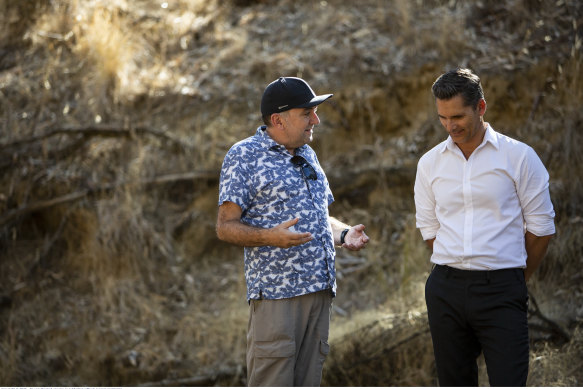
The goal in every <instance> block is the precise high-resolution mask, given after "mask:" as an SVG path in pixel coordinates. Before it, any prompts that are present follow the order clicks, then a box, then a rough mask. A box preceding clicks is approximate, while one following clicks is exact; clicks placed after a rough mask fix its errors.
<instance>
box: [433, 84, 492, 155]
mask: <svg viewBox="0 0 583 389" xmlns="http://www.w3.org/2000/svg"><path fill="white" fill-rule="evenodd" d="M436 105H437V115H438V116H439V121H440V122H441V125H442V126H443V127H444V128H445V129H446V131H447V132H448V134H449V135H450V136H451V139H452V140H453V141H454V142H455V143H456V144H457V145H458V146H460V147H462V146H474V147H478V145H479V144H480V142H481V141H482V138H483V134H484V131H485V128H484V124H483V121H482V119H481V118H482V116H483V115H484V113H485V112H486V102H485V101H484V100H483V99H482V100H480V101H479V102H478V105H477V106H476V107H471V106H467V105H464V101H463V98H462V96H460V95H457V96H455V97H452V98H451V99H449V100H440V99H436Z"/></svg>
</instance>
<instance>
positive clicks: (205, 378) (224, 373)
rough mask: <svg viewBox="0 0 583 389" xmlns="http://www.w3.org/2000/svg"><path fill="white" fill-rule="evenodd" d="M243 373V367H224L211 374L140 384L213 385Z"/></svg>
mask: <svg viewBox="0 0 583 389" xmlns="http://www.w3.org/2000/svg"><path fill="white" fill-rule="evenodd" d="M241 374H242V368H241V367H238V368H233V369H223V370H219V371H215V372H212V373H211V374H205V375H198V376H194V377H186V378H174V379H172V378H168V379H164V380H161V381H157V382H146V383H143V384H138V386H143V387H169V386H172V387H177V386H213V385H215V384H217V381H219V380H221V379H225V378H233V379H234V378H236V377H237V376H240V375H241Z"/></svg>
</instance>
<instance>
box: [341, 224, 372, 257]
mask: <svg viewBox="0 0 583 389" xmlns="http://www.w3.org/2000/svg"><path fill="white" fill-rule="evenodd" d="M369 240H370V239H369V237H368V236H367V235H366V234H365V233H364V225H363V224H358V225H356V226H352V227H351V228H350V230H348V232H347V233H346V236H345V237H344V244H343V245H342V247H344V248H345V249H348V250H352V251H358V250H360V249H363V248H364V247H365V246H366V244H367V243H368V241H369Z"/></svg>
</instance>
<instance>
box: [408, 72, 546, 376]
mask: <svg viewBox="0 0 583 389" xmlns="http://www.w3.org/2000/svg"><path fill="white" fill-rule="evenodd" d="M432 92H433V96H434V97H435V102H436V107H437V114H438V116H439V120H440V122H441V124H442V125H443V127H444V128H445V129H446V131H447V132H448V134H449V136H448V138H447V139H446V140H445V141H443V142H442V143H440V144H438V145H437V146H435V147H434V148H433V149H431V150H430V151H428V152H427V153H426V154H425V155H423V156H422V157H421V159H420V160H419V164H418V167H417V177H416V179H415V206H416V219H417V227H418V228H419V229H420V231H421V235H422V236H423V239H424V240H425V241H426V243H427V244H428V246H429V247H430V248H431V249H432V251H433V253H432V255H431V262H432V263H433V264H434V268H433V270H432V272H431V274H430V276H429V278H428V280H427V284H426V288H425V299H426V303H427V313H428V318H429V327H430V329H431V337H432V340H433V348H434V353H435V360H436V365H437V374H438V378H439V384H440V385H442V386H477V385H478V367H477V362H476V360H477V357H478V356H479V355H480V353H481V352H483V353H484V358H485V361H486V365H487V371H488V378H489V380H490V385H491V386H525V385H526V379H527V375H528V361H529V355H528V353H529V339H528V322H527V306H528V291H527V288H526V281H527V280H528V279H529V278H530V276H531V275H532V274H533V272H534V271H535V270H536V268H537V267H538V266H539V264H540V262H541V260H542V259H543V257H544V255H545V253H546V251H547V247H548V244H549V241H550V238H551V236H552V235H553V234H554V233H555V225H554V216H555V213H554V210H553V205H552V203H551V200H550V195H549V183H548V182H549V175H548V173H547V171H546V169H545V167H544V165H543V164H542V162H541V160H540V159H539V157H538V156H537V155H536V153H535V151H534V150H533V149H532V148H531V147H529V146H528V145H526V144H524V143H522V142H519V141H516V140H514V139H511V138H509V137H507V136H505V135H502V134H500V133H498V132H496V131H494V129H493V128H492V127H491V126H490V125H489V124H488V123H486V122H484V114H485V112H486V100H485V98H484V92H483V90H482V86H481V84H480V79H479V77H478V76H477V75H475V74H474V73H472V71H471V70H469V69H456V70H453V71H449V72H447V73H445V74H443V75H441V76H440V77H439V78H438V79H437V80H436V81H435V83H434V84H433V86H432Z"/></svg>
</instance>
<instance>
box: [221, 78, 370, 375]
mask: <svg viewBox="0 0 583 389" xmlns="http://www.w3.org/2000/svg"><path fill="white" fill-rule="evenodd" d="M330 97H332V95H331V94H327V95H321V96H317V95H316V94H315V93H314V91H313V90H312V88H310V86H309V85H308V84H307V83H306V82H305V81H304V80H302V79H300V78H295V77H281V78H279V79H277V80H275V81H273V82H272V83H270V84H269V85H268V86H267V88H266V89H265V91H264V93H263V97H262V99H261V114H262V116H263V121H264V123H265V125H263V126H260V127H259V128H258V129H257V131H256V133H255V135H254V136H251V137H249V138H247V139H244V140H242V141H240V142H238V143H236V144H235V145H233V147H231V149H230V150H229V152H228V153H227V155H226V156H225V160H224V162H223V167H222V170H221V179H220V186H219V213H218V218H217V235H218V237H219V238H220V239H222V240H224V241H227V242H230V243H234V244H237V245H240V246H244V247H245V249H244V250H245V280H246V283H247V300H248V301H249V306H250V318H249V326H248V332H247V382H248V384H249V386H259V385H261V386H264V385H265V386H319V385H320V380H321V377H322V367H323V364H324V360H325V359H326V355H327V354H328V350H329V346H328V329H329V322H330V307H331V304H332V298H333V297H334V296H335V294H336V271H335V265H334V261H335V246H336V245H338V246H342V247H345V248H347V249H349V250H360V249H361V248H364V247H365V246H366V244H367V242H368V240H369V238H368V236H367V235H366V234H365V233H364V226H363V225H362V224H359V225H356V226H353V227H350V226H348V225H346V224H344V223H342V222H340V221H338V220H337V219H335V218H332V217H330V216H329V214H328V206H329V205H330V204H331V203H332V202H333V201H334V197H333V196H332V192H331V191H330V186H329V185H328V180H327V179H326V175H325V174H324V171H323V170H322V168H321V166H320V163H319V162H318V159H317V157H316V154H315V152H314V150H313V149H312V148H311V147H310V146H308V143H310V142H311V141H312V136H313V130H314V126H315V125H317V124H319V123H320V120H319V118H318V115H317V114H316V111H317V106H318V105H319V104H320V103H322V102H324V101H325V100H327V99H329V98H330Z"/></svg>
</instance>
